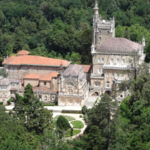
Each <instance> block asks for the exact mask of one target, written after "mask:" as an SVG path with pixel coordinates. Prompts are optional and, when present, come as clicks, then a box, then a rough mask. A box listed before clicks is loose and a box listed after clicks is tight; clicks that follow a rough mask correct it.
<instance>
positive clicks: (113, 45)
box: [97, 38, 141, 52]
mask: <svg viewBox="0 0 150 150" xmlns="http://www.w3.org/2000/svg"><path fill="white" fill-rule="evenodd" d="M139 47H141V45H140V44H138V43H135V42H132V41H130V40H128V39H125V38H110V39H108V40H106V41H105V42H104V43H103V44H101V45H100V46H99V47H98V49H97V51H100V52H101V51H102V52H105V51H113V52H114V51H116V52H132V51H137V50H138V49H139Z"/></svg>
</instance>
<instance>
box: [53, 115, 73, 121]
mask: <svg viewBox="0 0 150 150" xmlns="http://www.w3.org/2000/svg"><path fill="white" fill-rule="evenodd" d="M62 116H63V117H65V118H66V119H67V120H68V121H72V120H76V119H75V118H74V117H70V116H64V115H62ZM58 117H59V115H58V116H56V117H55V118H54V120H57V119H58Z"/></svg>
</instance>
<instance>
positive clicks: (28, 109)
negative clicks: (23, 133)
mask: <svg viewBox="0 0 150 150" xmlns="http://www.w3.org/2000/svg"><path fill="white" fill-rule="evenodd" d="M14 110H15V111H16V113H17V116H18V117H19V119H20V121H21V122H22V124H25V126H26V128H27V129H28V131H30V132H36V133H37V134H43V132H44V131H45V130H50V129H51V126H52V114H51V113H50V112H49V111H48V110H47V109H44V107H43V105H42V103H41V102H40V101H39V98H37V97H36V96H34V93H33V90H32V86H31V85H30V84H28V85H27V86H26V88H25V91H24V97H21V96H19V95H18V94H16V101H15V107H14Z"/></svg>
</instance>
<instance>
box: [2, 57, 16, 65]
mask: <svg viewBox="0 0 150 150" xmlns="http://www.w3.org/2000/svg"><path fill="white" fill-rule="evenodd" d="M15 57H16V55H13V56H10V57H8V58H6V59H5V60H4V61H3V64H6V63H9V62H10V61H12V60H13V59H14V58H15Z"/></svg>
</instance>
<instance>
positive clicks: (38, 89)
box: [19, 86, 57, 94]
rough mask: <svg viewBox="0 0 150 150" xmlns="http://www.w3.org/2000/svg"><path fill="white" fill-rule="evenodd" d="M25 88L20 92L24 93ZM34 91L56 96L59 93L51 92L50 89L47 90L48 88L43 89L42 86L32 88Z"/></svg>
mask: <svg viewBox="0 0 150 150" xmlns="http://www.w3.org/2000/svg"><path fill="white" fill-rule="evenodd" d="M24 89H25V88H24V87H23V86H22V87H21V89H20V90H19V91H22V92H23V91H24ZM32 89H33V91H34V92H35V93H36V92H37V91H42V92H44V93H50V94H56V93H57V92H56V91H52V90H50V89H48V88H46V87H42V86H39V87H38V86H35V87H33V88H32Z"/></svg>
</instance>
